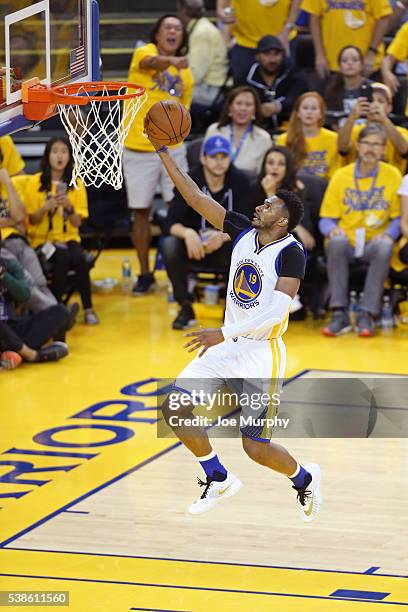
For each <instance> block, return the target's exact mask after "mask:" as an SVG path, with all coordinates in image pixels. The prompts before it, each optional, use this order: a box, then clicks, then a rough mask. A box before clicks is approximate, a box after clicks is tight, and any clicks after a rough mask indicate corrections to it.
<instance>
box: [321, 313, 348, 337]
mask: <svg viewBox="0 0 408 612" xmlns="http://www.w3.org/2000/svg"><path fill="white" fill-rule="evenodd" d="M352 329H353V327H352V325H351V323H350V319H349V316H348V314H347V312H346V311H345V310H334V311H333V316H332V320H331V321H330V323H329V324H328V325H327V326H326V327H324V328H323V335H324V336H329V337H334V336H340V334H347V333H348V332H350V331H351V330H352Z"/></svg>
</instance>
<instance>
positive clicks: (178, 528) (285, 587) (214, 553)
mask: <svg viewBox="0 0 408 612" xmlns="http://www.w3.org/2000/svg"><path fill="white" fill-rule="evenodd" d="M123 256H124V252H123V251H105V252H104V253H103V254H102V256H101V258H100V259H99V260H98V263H97V265H96V268H95V269H94V271H93V277H94V279H101V278H105V277H107V276H111V277H117V278H119V274H120V269H121V262H122V259H123ZM132 258H133V261H134V256H133V253H132ZM166 288H167V281H166V278H165V274H164V273H163V272H160V273H158V286H157V288H156V290H155V293H153V294H151V295H149V296H148V297H142V298H133V297H131V296H129V295H123V294H122V292H121V289H120V287H119V285H118V287H117V288H115V289H113V290H112V291H111V292H105V293H104V292H100V293H96V294H95V307H96V310H97V312H98V314H99V315H100V318H101V325H100V326H99V327H87V326H84V325H82V324H78V325H77V326H76V327H75V328H74V329H73V331H72V332H71V333H70V336H69V339H68V340H69V346H70V350H71V354H70V356H69V357H68V358H67V359H65V360H62V361H61V362H59V363H56V364H46V365H23V366H21V367H20V368H18V369H16V370H15V371H12V372H0V398H1V400H0V401H1V404H0V405H1V417H2V426H1V434H0V435H1V449H0V453H1V458H0V507H1V510H0V542H1V550H0V590H2V591H6V590H7V591H16V590H18V591H69V596H70V599H69V608H65V609H69V610H72V611H74V612H77V611H78V612H93V611H97V610H100V611H108V610H109V611H114V612H119V611H126V610H154V611H172V612H176V611H177V612H179V611H183V612H187V611H189V612H191V611H200V612H201V611H208V610H211V611H224V610H245V611H249V610H251V611H252V610H254V611H263V610H273V611H276V612H294V611H308V612H323V611H324V612H326V611H332V610H333V611H338V612H348V611H355V610H356V611H359V610H361V612H364V611H366V610H367V611H370V610H378V609H379V610H381V609H382V608H381V606H383V607H384V612H385V611H390V612H391V611H394V610H403V609H404V607H408V487H407V485H406V474H407V470H408V443H407V440H406V439H405V440H404V439H400V438H397V437H389V438H369V439H357V438H356V439H348V440H344V439H341V438H336V439H335V438H333V439H328V438H326V439H318V438H316V439H306V438H304V439H297V438H296V439H295V438H293V439H287V440H285V441H284V444H285V446H287V447H288V449H289V450H290V451H291V452H292V453H293V454H294V455H296V456H297V457H298V458H299V460H300V461H302V462H305V461H306V462H307V461H318V462H319V464H320V465H321V467H322V475H323V481H322V487H323V491H322V492H323V496H324V504H323V506H322V509H321V514H320V515H319V517H318V519H317V520H316V521H315V522H314V523H312V524H308V525H305V524H304V523H302V521H301V520H300V518H299V517H298V513H297V507H296V503H295V495H294V492H293V491H292V490H291V488H290V486H288V483H287V481H286V480H285V479H284V478H282V477H280V476H278V475H277V474H274V473H272V472H270V471H268V470H266V469H264V468H262V467H260V466H258V465H255V464H254V463H251V462H250V461H249V459H248V458H247V457H246V456H245V455H244V453H243V451H242V449H241V443H240V440H238V439H221V438H220V439H216V440H215V441H214V444H215V446H216V448H217V450H218V451H219V454H220V456H221V457H222V458H223V460H224V461H225V462H226V463H227V464H228V465H229V466H231V469H232V471H233V472H234V473H235V474H237V475H238V476H239V478H240V479H242V481H243V482H244V487H243V489H242V491H240V493H239V494H238V495H237V496H235V497H234V498H232V499H231V500H228V501H225V503H224V504H220V505H219V506H217V508H216V509H215V510H214V511H213V512H210V513H208V514H204V515H201V516H197V517H193V516H191V515H189V514H188V513H187V511H186V508H187V506H188V505H189V504H190V503H191V501H192V500H193V499H194V498H195V497H196V496H197V493H198V487H197V485H196V481H195V476H197V475H201V474H200V472H201V468H200V466H199V465H198V464H197V462H196V461H195V460H194V458H193V457H192V456H191V455H190V454H189V453H188V452H187V451H186V450H185V449H184V448H182V447H181V446H180V444H178V442H177V441H176V440H175V439H170V438H169V439H165V438H161V439H160V438H158V437H157V425H156V421H157V418H158V414H157V409H156V398H155V396H154V395H152V394H153V393H154V391H155V388H156V387H155V384H154V379H156V378H170V377H172V376H174V375H176V374H177V373H178V372H179V371H180V370H181V369H182V367H184V365H185V364H186V363H187V362H188V360H189V359H190V357H189V355H188V354H187V353H186V352H185V350H184V349H183V340H184V339H183V334H182V333H181V332H176V331H173V330H171V321H172V320H173V318H174V316H175V311H176V306H175V305H174V304H168V303H167V299H166ZM221 312H222V311H221V308H217V307H215V309H214V311H211V310H208V308H207V309H205V307H204V306H201V308H200V309H199V310H198V311H197V314H198V315H199V319H200V323H202V324H203V325H207V326H215V325H217V324H218V321H219V317H220V315H221ZM217 317H218V318H217ZM320 326H321V323H315V322H313V321H311V320H308V321H307V322H305V323H291V324H290V325H289V330H288V332H287V334H286V335H285V343H286V346H287V371H286V376H287V377H298V378H299V377H300V378H301V377H303V376H307V375H308V373H309V374H310V372H318V373H319V375H323V371H324V372H326V374H327V375H330V376H341V375H344V373H347V372H351V373H353V372H354V373H369V374H371V375H372V376H373V377H374V378H375V375H376V374H393V375H408V361H407V346H408V332H407V331H405V332H404V331H401V330H395V331H394V332H393V333H392V335H389V336H387V335H384V334H383V333H382V332H378V334H377V336H376V337H375V338H373V339H359V338H356V337H354V336H351V335H349V336H345V337H340V338H336V339H327V338H324V337H323V336H322V335H321V333H320ZM356 375H357V374H356ZM152 379H153V380H152ZM36 609H41V610H46V609H47V610H48V609H52V608H50V607H45V606H37V607H36ZM62 609H64V608H62Z"/></svg>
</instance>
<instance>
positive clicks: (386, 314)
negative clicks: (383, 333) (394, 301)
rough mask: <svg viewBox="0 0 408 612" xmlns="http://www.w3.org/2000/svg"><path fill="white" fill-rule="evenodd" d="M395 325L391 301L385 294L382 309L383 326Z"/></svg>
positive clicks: (383, 327) (390, 327)
mask: <svg viewBox="0 0 408 612" xmlns="http://www.w3.org/2000/svg"><path fill="white" fill-rule="evenodd" d="M393 327H394V319H393V316H392V308H391V302H390V298H389V297H388V295H384V297H383V303H382V309H381V328H382V329H392V328H393Z"/></svg>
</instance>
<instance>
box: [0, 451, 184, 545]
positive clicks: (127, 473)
mask: <svg viewBox="0 0 408 612" xmlns="http://www.w3.org/2000/svg"><path fill="white" fill-rule="evenodd" d="M177 446H181V442H176V443H175V444H172V445H171V446H169V447H168V448H165V449H164V450H162V451H160V452H159V453H156V454H155V455H152V456H151V457H148V459H145V460H144V461H142V462H141V463H138V464H137V465H135V466H134V467H132V468H130V469H128V470H126V472H123V473H122V474H119V475H118V476H115V477H114V478H112V479H111V480H108V481H107V482H105V483H103V484H101V485H99V486H98V487H95V489H91V490H90V491H88V492H87V493H84V494H83V495H81V496H80V497H77V498H76V499H74V500H73V501H70V502H68V503H67V504H65V506H62V508H58V510H55V511H54V512H51V514H48V515H47V516H45V517H44V518H42V519H40V520H39V521H36V522H35V523H33V525H30V527H26V528H25V529H22V530H21V531H19V532H18V533H16V534H15V535H13V536H11V538H8V539H7V540H4V541H3V542H0V548H4V547H5V546H7V544H10V543H11V542H14V540H17V539H18V538H21V537H22V536H23V535H25V534H26V533H29V532H30V531H32V530H33V529H35V528H36V527H39V526H40V525H42V524H43V523H46V522H47V521H49V520H51V519H52V518H54V517H55V516H57V514H60V513H61V512H64V511H66V510H67V508H71V506H74V505H76V504H78V503H79V502H81V501H83V500H84V499H86V498H87V497H89V496H90V495H94V493H98V491H102V489H105V488H106V487H109V486H110V485H111V484H113V483H114V482H117V481H118V480H121V479H122V478H124V477H125V476H128V475H129V474H133V472H136V471H137V470H140V469H141V468H142V467H144V466H145V465H148V464H149V463H151V462H152V461H154V460H155V459H158V458H159V457H162V456H163V455H166V454H167V453H168V452H170V451H171V450H173V449H174V448H177Z"/></svg>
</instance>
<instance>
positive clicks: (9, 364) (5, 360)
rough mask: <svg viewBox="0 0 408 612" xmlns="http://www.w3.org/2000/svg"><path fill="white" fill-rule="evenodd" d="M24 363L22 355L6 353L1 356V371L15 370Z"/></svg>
mask: <svg viewBox="0 0 408 612" xmlns="http://www.w3.org/2000/svg"><path fill="white" fill-rule="evenodd" d="M22 361H23V358H22V357H21V355H19V354H18V353H16V352H15V351H4V353H2V354H1V355H0V370H1V369H4V370H14V368H17V367H18V366H19V365H20V363H21V362H22Z"/></svg>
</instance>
